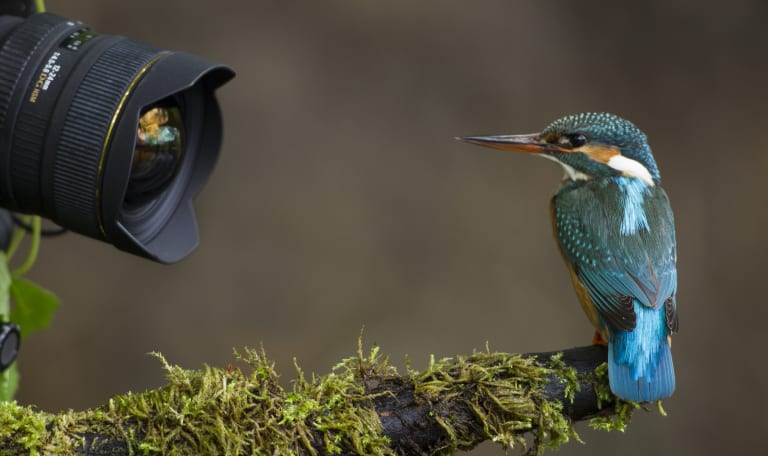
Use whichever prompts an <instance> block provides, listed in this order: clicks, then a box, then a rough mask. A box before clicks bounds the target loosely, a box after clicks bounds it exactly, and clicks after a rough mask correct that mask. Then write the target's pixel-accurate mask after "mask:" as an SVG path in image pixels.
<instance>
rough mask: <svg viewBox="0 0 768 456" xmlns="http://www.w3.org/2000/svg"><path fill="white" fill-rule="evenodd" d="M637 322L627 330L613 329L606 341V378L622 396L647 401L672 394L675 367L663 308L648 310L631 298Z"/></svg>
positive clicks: (614, 391)
mask: <svg viewBox="0 0 768 456" xmlns="http://www.w3.org/2000/svg"><path fill="white" fill-rule="evenodd" d="M634 307H635V315H636V316H637V325H636V326H635V329H634V330H633V331H631V332H625V331H613V332H611V335H610V341H609V342H608V380H609V382H610V385H611V391H613V393H614V394H615V395H617V396H619V397H620V398H622V399H626V400H630V401H635V402H650V401H656V400H659V399H663V398H665V397H669V396H671V395H672V392H673V391H674V390H675V369H674V365H673V364H672V352H671V350H670V347H669V342H668V339H667V336H668V334H669V332H668V330H667V326H666V320H665V318H666V317H665V314H664V307H663V306H662V307H661V308H659V309H652V308H649V307H645V306H643V305H641V304H640V303H639V302H637V301H635V306H634Z"/></svg>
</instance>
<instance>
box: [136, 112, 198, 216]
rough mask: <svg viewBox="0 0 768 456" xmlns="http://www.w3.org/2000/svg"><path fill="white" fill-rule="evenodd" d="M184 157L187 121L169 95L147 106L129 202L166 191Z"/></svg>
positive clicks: (140, 127) (138, 131)
mask: <svg viewBox="0 0 768 456" xmlns="http://www.w3.org/2000/svg"><path fill="white" fill-rule="evenodd" d="M183 157H184V122H183V119H182V114H181V109H180V108H179V105H178V103H177V102H176V101H175V99H174V98H167V99H165V100H162V101H159V102H157V103H153V104H152V105H150V106H147V107H146V108H145V109H143V110H142V112H141V117H140V118H139V125H138V126H137V129H136V148H135V150H134V152H133V163H132V165H131V175H130V179H129V181H128V189H127V192H126V194H125V204H126V205H127V206H129V207H135V206H140V205H143V204H145V203H147V202H149V201H152V200H153V199H155V198H156V197H157V196H159V195H160V194H161V193H163V191H165V189H167V188H168V185H169V184H170V183H171V182H173V179H174V177H176V174H177V173H178V171H179V168H180V166H181V162H182V159H183Z"/></svg>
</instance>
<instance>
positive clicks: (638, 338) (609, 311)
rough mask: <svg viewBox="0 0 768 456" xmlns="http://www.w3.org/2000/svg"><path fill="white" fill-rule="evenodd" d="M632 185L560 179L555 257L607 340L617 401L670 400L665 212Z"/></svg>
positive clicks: (659, 198)
mask: <svg viewBox="0 0 768 456" xmlns="http://www.w3.org/2000/svg"><path fill="white" fill-rule="evenodd" d="M637 182H640V181H638V180H637V179H631V178H625V177H605V178H597V179H590V180H586V181H568V182H566V184H565V185H564V186H563V187H562V188H561V190H560V191H559V192H558V193H557V195H555V197H554V199H553V207H554V212H555V214H554V215H555V220H554V224H555V232H556V234H557V238H558V241H559V244H560V248H561V251H562V253H563V257H564V258H565V259H566V261H567V262H568V265H569V267H570V268H571V269H572V270H573V272H574V276H575V280H577V281H578V285H580V286H583V287H584V289H585V290H586V291H587V294H588V299H589V301H590V304H589V305H592V306H594V308H595V310H596V313H597V317H598V321H597V322H596V324H597V325H598V328H599V329H600V330H601V331H602V332H603V333H604V334H606V335H607V340H608V347H609V360H608V362H609V368H608V371H609V380H610V385H611V389H612V390H613V392H614V393H615V394H617V395H619V396H620V397H623V398H625V399H629V400H634V401H652V400H656V399H660V398H663V397H668V396H669V395H671V394H672V391H673V390H674V388H675V378H674V369H673V367H672V357H671V354H670V350H669V343H668V336H669V335H670V334H671V332H672V330H673V326H672V321H673V320H672V317H675V316H674V315H673V314H671V317H670V316H668V309H667V307H666V306H667V303H669V305H670V306H672V308H671V309H670V311H671V312H676V308H675V303H674V295H675V290H676V287H677V271H676V267H675V262H676V252H675V236H674V222H673V218H672V211H671V210H670V208H669V201H668V199H667V196H666V194H665V192H664V190H663V189H662V188H661V187H658V186H654V187H647V186H646V187H644V188H638V187H637V186H638V185H645V184H643V183H642V182H640V183H639V184H638V183H637Z"/></svg>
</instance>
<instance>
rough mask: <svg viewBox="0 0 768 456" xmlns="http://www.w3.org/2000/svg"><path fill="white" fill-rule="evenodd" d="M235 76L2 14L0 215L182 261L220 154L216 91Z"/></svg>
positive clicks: (54, 22)
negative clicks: (37, 219)
mask: <svg viewBox="0 0 768 456" xmlns="http://www.w3.org/2000/svg"><path fill="white" fill-rule="evenodd" d="M233 76H234V73H233V72H232V70H231V69H229V68H227V67H225V66H222V65H218V64H215V63H212V62H210V61H208V60H206V59H203V58H201V57H197V56H194V55H191V54H186V53H182V52H171V51H164V50H160V49H156V48H154V47H151V46H148V45H146V44H142V43H139V42H136V41H133V40H131V39H128V38H125V37H119V36H109V35H99V34H97V33H95V32H93V31H92V30H90V29H89V28H88V26H86V25H85V24H82V23H80V22H76V21H71V20H68V19H64V18H61V17H58V16H55V15H53V14H47V13H45V14H36V15H33V16H31V17H29V18H27V19H22V18H17V17H10V16H0V206H2V207H5V208H8V209H11V210H14V211H17V212H24V213H34V214H39V215H43V216H45V217H48V218H50V219H52V220H53V221H54V222H56V223H58V224H59V225H61V226H64V227H66V228H68V229H70V230H73V231H76V232H78V233H81V234H84V235H87V236H90V237H93V238H96V239H100V240H103V241H106V242H109V243H111V244H113V245H115V246H116V247H118V248H120V249H122V250H124V251H127V252H131V253H134V254H137V255H141V256H144V257H147V258H150V259H153V260H156V261H160V262H164V263H169V262H174V261H177V260H179V259H181V258H183V257H185V256H186V255H187V254H189V253H190V252H191V250H192V249H194V247H195V246H196V245H197V242H198V236H197V225H196V222H195V217H194V211H193V209H192V204H191V202H192V199H193V198H194V196H195V195H196V194H197V193H198V192H199V191H200V190H201V189H202V187H203V185H204V184H205V182H206V180H207V178H208V176H209V175H210V173H211V171H212V170H213V167H214V165H215V162H216V158H217V156H218V153H219V149H220V146H221V138H222V125H221V114H220V111H219V106H218V103H217V100H216V98H215V95H214V91H215V90H216V89H217V88H218V87H219V86H221V85H222V84H224V83H226V82H227V81H228V80H230V79H231V78H232V77H233Z"/></svg>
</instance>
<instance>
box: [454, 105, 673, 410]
mask: <svg viewBox="0 0 768 456" xmlns="http://www.w3.org/2000/svg"><path fill="white" fill-rule="evenodd" d="M458 139H461V140H463V141H466V142H469V143H473V144H478V145H481V146H486V147H492V148H496V149H502V150H509V151H518V152H530V153H535V154H538V155H540V156H542V157H545V158H548V159H551V160H553V161H555V162H557V163H559V164H560V165H561V166H562V168H563V170H564V171H565V175H564V177H563V181H562V184H561V185H560V188H559V189H558V191H557V193H556V194H555V196H554V197H553V198H552V200H551V204H550V215H551V218H552V227H553V231H554V235H555V238H556V240H557V244H558V246H559V249H560V253H561V255H562V257H563V259H564V260H565V264H566V266H567V267H568V271H569V272H570V277H571V281H572V282H573V286H574V288H575V290H576V294H577V296H578V298H579V301H580V302H581V306H582V308H583V310H584V312H585V313H586V315H587V317H588V318H589V320H590V322H591V323H592V325H594V327H595V328H596V332H595V339H594V342H595V343H600V344H603V345H606V344H607V346H608V380H609V383H610V387H611V391H613V393H614V394H615V395H616V396H618V397H620V398H623V399H626V400H630V401H635V402H648V401H656V400H659V399H663V398H666V397H669V396H671V395H672V392H673V391H674V389H675V372H674V366H673V363H672V353H671V335H672V334H673V333H675V332H677V329H678V324H679V323H678V315H677V301H676V298H675V295H676V290H677V267H676V262H677V249H676V243H675V226H674V218H673V215H672V209H671V208H670V205H669V199H668V198H667V194H666V192H665V191H664V189H663V188H662V187H661V175H660V174H659V168H658V167H657V166H656V162H655V160H654V158H653V154H652V153H651V148H650V146H649V145H648V139H647V137H646V135H645V134H644V133H643V132H642V131H641V130H640V129H639V128H637V127H636V126H635V125H634V124H632V123H631V122H630V121H628V120H626V119H623V118H621V117H618V116H616V115H613V114H608V113H583V114H575V115H570V116H566V117H563V118H561V119H558V120H556V121H554V122H552V123H551V124H550V125H549V126H547V127H546V128H545V129H544V130H542V131H541V132H540V133H533V134H525V135H499V136H465V137H462V138H458Z"/></svg>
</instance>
